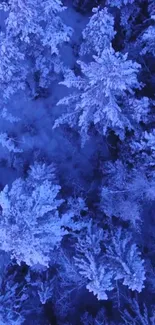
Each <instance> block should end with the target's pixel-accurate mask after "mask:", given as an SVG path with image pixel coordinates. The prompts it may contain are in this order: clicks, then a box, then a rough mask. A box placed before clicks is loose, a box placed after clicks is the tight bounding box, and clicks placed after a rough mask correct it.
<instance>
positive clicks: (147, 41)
mask: <svg viewBox="0 0 155 325" xmlns="http://www.w3.org/2000/svg"><path fill="white" fill-rule="evenodd" d="M154 20H155V15H154ZM154 35H155V25H153V26H149V27H148V28H147V29H146V30H145V31H144V33H143V34H142V36H141V38H140V42H141V44H142V51H141V54H146V53H151V54H152V55H153V56H154V55H155V36H154Z"/></svg>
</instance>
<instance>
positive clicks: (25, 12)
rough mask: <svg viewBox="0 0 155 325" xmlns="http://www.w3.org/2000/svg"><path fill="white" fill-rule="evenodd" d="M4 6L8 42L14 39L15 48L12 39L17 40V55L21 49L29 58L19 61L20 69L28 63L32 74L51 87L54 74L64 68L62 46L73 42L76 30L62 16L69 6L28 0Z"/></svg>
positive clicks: (39, 82)
mask: <svg viewBox="0 0 155 325" xmlns="http://www.w3.org/2000/svg"><path fill="white" fill-rule="evenodd" d="M1 9H3V10H5V11H6V12H7V17H6V20H5V25H6V32H5V34H6V35H5V39H6V42H10V45H9V46H10V48H11V47H12V43H11V42H14V41H15V42H16V44H18V51H17V50H16V51H17V54H18V52H19V51H21V53H22V54H21V55H22V56H25V61H24V62H23V64H21V65H20V64H19V66H18V69H19V68H21V69H24V67H25V65H26V64H27V62H28V63H29V69H28V70H27V71H28V72H29V77H30V76H31V75H33V74H34V73H37V74H38V76H39V78H38V79H39V80H38V84H39V86H40V87H47V85H48V84H49V82H50V78H52V73H53V72H57V70H59V71H58V72H60V70H61V62H60V58H59V60H58V57H59V48H60V47H61V46H62V44H63V43H64V42H68V41H69V38H70V36H71V34H72V29H71V28H70V27H67V26H66V25H65V24H64V23H63V21H62V19H61V18H60V15H59V14H61V13H62V12H63V11H64V10H65V7H64V6H63V5H62V2H61V1H60V0H56V1H55V0H52V1H49V0H46V1H45V2H40V1H38V0H34V1H32V0H28V1H26V3H25V2H24V1H19V0H10V1H8V2H7V3H2V4H1ZM12 48H13V49H14V47H12ZM10 52H12V51H10ZM19 54H20V53H19ZM19 58H20V57H19ZM19 58H18V56H16V55H15V54H14V60H18V61H19ZM20 59H21V58H20ZM58 66H59V69H58ZM24 77H25V76H24V75H23V79H24V81H25V78H24ZM21 86H22V83H21ZM17 90H18V88H17Z"/></svg>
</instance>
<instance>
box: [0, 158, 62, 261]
mask: <svg viewBox="0 0 155 325" xmlns="http://www.w3.org/2000/svg"><path fill="white" fill-rule="evenodd" d="M60 189H61V187H60V186H59V185H57V183H56V181H55V180H54V171H53V167H52V166H46V165H45V164H35V165H34V166H32V167H31V169H30V172H29V175H28V177H27V178H26V179H25V180H23V179H20V178H19V179H17V180H16V181H14V182H13V184H12V187H11V189H9V187H8V186H5V188H4V189H3V191H1V193H0V204H1V209H2V211H1V221H0V224H1V225H0V234H1V235H0V238H1V239H0V246H1V249H2V250H4V251H6V252H10V253H11V256H12V258H15V259H16V260H17V262H18V263H21V262H22V261H23V262H25V263H26V264H27V265H34V264H37V263H39V264H41V265H46V266H48V264H49V262H50V252H51V251H52V250H53V249H55V248H56V247H58V246H59V245H60V243H61V240H62V238H63V236H64V235H65V234H66V233H67V231H66V230H65V229H63V221H62V219H61V217H60V215H59V211H58V209H59V206H60V205H61V204H62V202H63V200H61V199H59V198H58V195H59V191H60Z"/></svg>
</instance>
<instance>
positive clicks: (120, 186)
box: [101, 160, 155, 227]
mask: <svg viewBox="0 0 155 325" xmlns="http://www.w3.org/2000/svg"><path fill="white" fill-rule="evenodd" d="M104 172H105V178H104V183H103V187H102V192H101V209H103V211H104V212H105V214H106V215H107V216H109V217H112V216H116V217H118V218H121V219H122V220H125V221H130V223H131V225H132V226H134V227H137V225H138V224H139V223H141V222H142V220H141V213H142V211H143V205H144V202H149V201H150V200H152V201H153V200H154V198H155V196H154V194H153V192H154V191H153V189H154V184H155V182H154V179H152V178H149V177H147V176H146V174H145V172H144V171H143V170H142V171H141V170H137V169H133V170H130V169H128V167H127V166H125V165H123V163H122V162H121V161H119V160H118V161H116V162H115V163H107V165H105V166H104Z"/></svg>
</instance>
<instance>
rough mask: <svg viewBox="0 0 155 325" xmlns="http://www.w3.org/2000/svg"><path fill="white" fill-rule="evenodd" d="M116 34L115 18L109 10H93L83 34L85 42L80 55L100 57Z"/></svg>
mask: <svg viewBox="0 0 155 325" xmlns="http://www.w3.org/2000/svg"><path fill="white" fill-rule="evenodd" d="M115 34H116V32H115V31H114V18H113V16H112V15H111V14H110V13H109V12H108V9H107V8H104V9H102V10H100V9H99V8H96V9H93V15H92V17H91V18H90V20H89V23H88V24H87V26H86V28H85V29H84V30H83V32H82V36H83V42H82V44H81V48H80V55H82V56H83V55H85V54H97V55H100V54H101V53H102V51H103V50H104V49H105V48H109V47H110V44H111V41H112V39H113V38H114V36H115Z"/></svg>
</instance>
